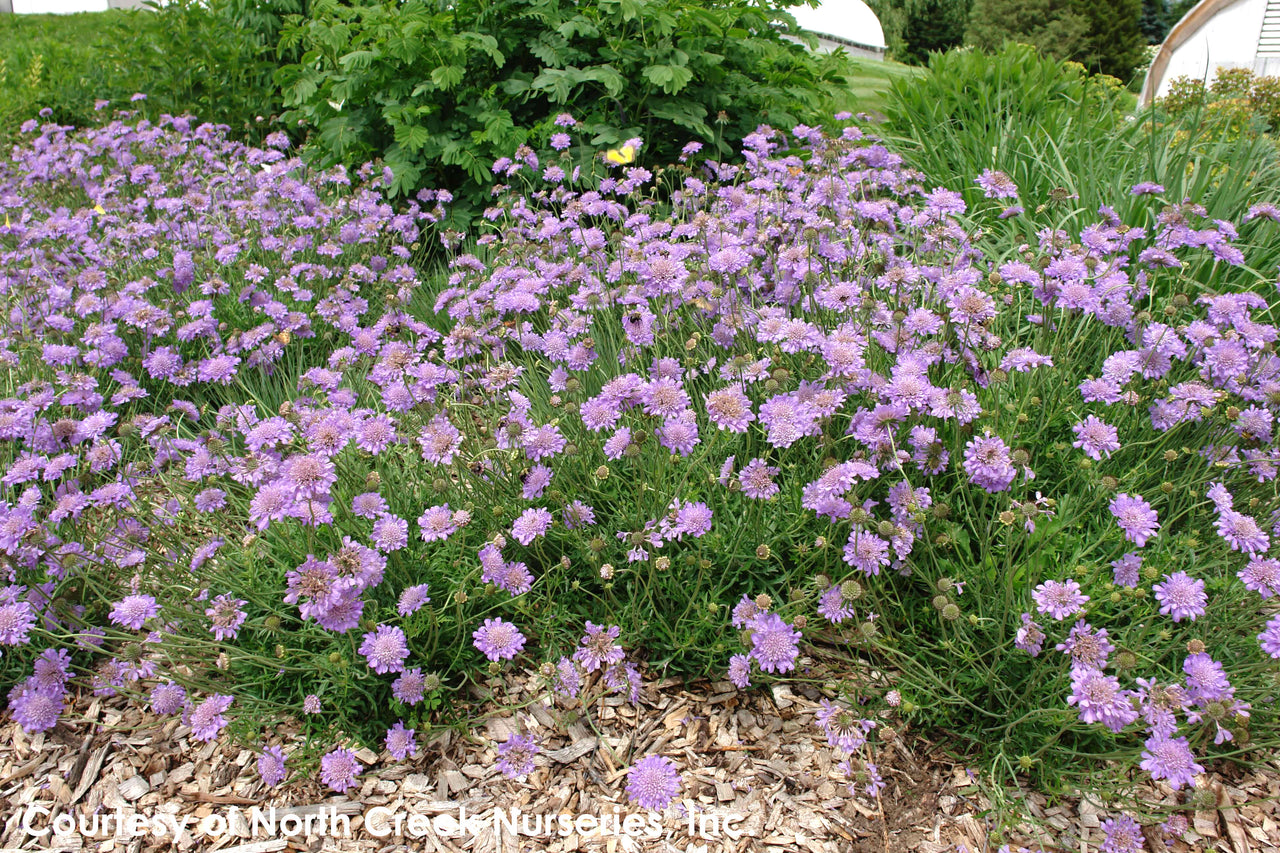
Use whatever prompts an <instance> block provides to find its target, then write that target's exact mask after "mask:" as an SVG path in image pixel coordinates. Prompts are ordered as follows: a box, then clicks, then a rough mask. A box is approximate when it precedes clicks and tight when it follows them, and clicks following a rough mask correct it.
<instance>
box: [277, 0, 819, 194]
mask: <svg viewBox="0 0 1280 853" xmlns="http://www.w3.org/2000/svg"><path fill="white" fill-rule="evenodd" d="M786 5H793V3H792V2H791V0H781V2H774V3H770V4H761V5H756V4H749V3H747V2H745V0H721V2H715V3H702V2H693V1H692V0H651V2H639V0H594V2H589V3H574V2H567V0H504V2H499V3H487V2H485V3H482V2H478V0H459V2H457V3H453V4H451V5H450V6H448V7H447V8H446V7H444V6H442V5H441V4H436V3H428V2H424V1H423V0H409V2H406V3H403V4H401V3H399V2H391V1H390V0H363V2H355V3H351V4H340V3H338V2H336V0H320V2H316V3H315V4H314V5H313V6H312V8H311V9H310V12H309V14H308V15H307V16H306V17H302V16H297V17H294V18H291V19H290V22H289V24H288V26H287V27H286V29H285V32H284V36H283V40H282V42H281V46H282V48H285V49H294V48H300V49H301V50H302V51H303V55H302V60H301V62H299V63H296V64H290V65H286V66H285V67H283V68H282V69H281V71H280V73H279V75H278V77H277V79H278V80H279V81H280V83H281V86H282V88H283V91H284V96H285V103H286V104H287V105H288V106H289V107H290V111H289V113H288V114H287V120H288V122H289V123H290V125H291V126H292V125H293V123H295V122H297V123H302V124H304V125H305V126H307V127H308V128H310V129H311V130H312V139H311V145H312V150H313V152H314V153H316V154H317V155H318V159H319V161H320V162H322V163H324V164H326V165H329V164H335V163H345V164H346V165H348V166H354V165H359V164H360V163H363V162H365V161H366V160H369V159H371V158H377V157H381V158H382V159H383V161H384V162H385V163H386V164H387V165H388V166H389V167H390V168H391V170H392V172H393V174H394V180H393V190H394V191H395V192H397V193H399V194H401V195H403V194H408V193H411V192H413V191H414V190H416V189H418V188H419V187H423V186H433V187H443V188H447V189H450V190H453V191H455V195H456V197H457V198H456V201H457V203H458V206H459V208H460V210H462V211H464V212H466V213H473V212H474V211H475V210H477V209H478V208H479V207H481V206H482V205H483V204H484V203H485V201H486V199H487V197H488V187H489V185H490V184H491V183H492V173H491V171H490V166H491V164H492V163H493V162H494V161H495V160H497V159H499V158H501V157H512V156H515V154H516V151H517V149H519V147H520V146H522V145H525V144H526V143H534V144H540V143H542V142H543V141H544V140H545V139H546V137H547V136H549V135H550V134H551V133H552V132H554V131H555V130H557V128H555V127H554V126H553V120H554V119H555V117H556V116H557V115H558V114H561V113H566V112H571V113H572V114H573V116H574V117H575V118H576V119H577V120H578V122H579V131H580V132H581V133H582V134H583V135H584V137H585V144H584V145H582V146H581V147H580V148H578V149H575V152H576V154H577V156H578V161H579V162H583V161H586V160H589V159H591V158H592V157H594V156H597V155H598V151H599V149H605V148H610V147H613V146H617V145H619V144H620V143H622V142H623V141H625V140H627V139H631V138H643V140H644V143H645V149H644V160H645V161H646V162H651V163H664V162H671V161H673V160H675V158H676V156H677V155H678V154H679V152H680V150H681V146H683V145H684V144H685V143H687V142H689V141H690V140H696V141H700V142H702V143H703V144H704V145H706V146H707V147H708V148H709V150H710V151H712V152H714V153H715V154H717V155H720V156H726V155H728V154H730V153H731V147H730V145H731V143H732V142H733V141H735V140H737V139H740V138H742V137H743V136H744V135H746V134H747V133H749V132H751V131H752V130H753V129H754V128H755V127H756V126H757V125H758V124H760V123H761V122H764V121H768V122H770V123H773V124H777V125H780V126H784V127H789V126H791V125H793V124H796V123H798V122H802V121H803V122H808V123H811V124H812V123H817V122H818V121H820V119H821V117H822V116H823V111H822V107H823V106H824V104H825V102H826V99H825V97H824V95H823V93H822V89H823V87H824V86H827V85H829V84H832V83H834V82H835V81H837V80H838V79H839V78H838V75H837V71H838V70H839V68H840V60H839V59H838V58H833V57H826V58H822V57H817V56H814V55H812V54H810V53H809V52H807V51H806V50H805V48H803V47H802V46H800V45H796V44H792V43H789V42H787V41H785V40H783V39H782V37H781V35H780V31H779V30H778V29H777V28H776V24H777V23H778V22H783V23H786V22H789V20H790V16H788V15H787V14H786V13H785V12H784V11H782V7H784V6H786Z"/></svg>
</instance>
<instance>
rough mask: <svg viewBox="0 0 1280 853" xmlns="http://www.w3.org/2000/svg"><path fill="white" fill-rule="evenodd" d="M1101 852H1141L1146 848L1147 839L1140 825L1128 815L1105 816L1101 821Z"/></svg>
mask: <svg viewBox="0 0 1280 853" xmlns="http://www.w3.org/2000/svg"><path fill="white" fill-rule="evenodd" d="M1101 828H1102V846H1100V847H1099V848H1098V849H1099V850H1100V851H1101V853H1142V851H1144V850H1146V849H1147V840H1146V838H1145V837H1144V836H1143V834H1142V827H1141V826H1139V825H1138V822H1137V821H1136V820H1134V819H1133V818H1131V817H1129V816H1128V815H1120V817H1117V818H1107V819H1106V820H1104V821H1103V822H1102V827H1101Z"/></svg>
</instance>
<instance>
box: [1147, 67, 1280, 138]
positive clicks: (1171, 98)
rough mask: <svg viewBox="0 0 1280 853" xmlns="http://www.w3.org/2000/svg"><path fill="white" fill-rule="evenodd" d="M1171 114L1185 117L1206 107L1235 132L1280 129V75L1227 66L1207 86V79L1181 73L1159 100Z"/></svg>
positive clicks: (1176, 118) (1169, 115) (1158, 103)
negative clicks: (1267, 75)
mask: <svg viewBox="0 0 1280 853" xmlns="http://www.w3.org/2000/svg"><path fill="white" fill-rule="evenodd" d="M1157 106H1158V107H1159V109H1160V110H1162V111H1163V112H1164V113H1165V114H1166V115H1167V116H1168V117H1169V118H1172V119H1175V120H1185V119H1188V118H1190V117H1193V116H1196V115H1198V114H1199V113H1200V112H1201V111H1206V112H1207V113H1208V114H1209V116H1210V117H1211V118H1219V119H1221V120H1222V121H1224V122H1226V124H1227V125H1228V126H1229V127H1230V129H1231V132H1232V133H1235V134H1241V133H1256V132H1257V130H1259V129H1262V130H1265V131H1267V132H1269V133H1272V134H1275V133H1276V132H1277V130H1280V79H1277V78H1275V77H1262V76H1259V75H1256V74H1254V73H1253V72H1252V71H1250V70H1249V69H1248V68H1227V69H1223V70H1222V71H1220V72H1219V73H1218V75H1217V76H1216V77H1215V78H1214V79H1213V82H1212V83H1211V84H1209V86H1208V87H1207V88H1206V86H1205V84H1204V81H1203V80H1198V79H1196V78H1194V77H1178V78H1176V79H1174V80H1173V81H1172V82H1171V83H1170V84H1169V94H1167V95H1165V96H1164V97H1163V98H1161V99H1160V100H1159V101H1158V102H1157Z"/></svg>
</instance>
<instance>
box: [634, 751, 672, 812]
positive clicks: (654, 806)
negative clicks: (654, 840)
mask: <svg viewBox="0 0 1280 853" xmlns="http://www.w3.org/2000/svg"><path fill="white" fill-rule="evenodd" d="M679 793H680V772H679V771H678V770H676V766H675V764H673V763H672V762H671V759H669V758H664V757H663V756H661V755H646V756H645V757H644V758H642V759H640V760H639V761H637V762H636V764H635V766H634V767H632V768H631V770H630V771H628V772H627V796H628V797H630V798H631V802H633V803H635V804H636V805H638V806H640V808H642V809H649V810H651V811H662V810H663V809H665V808H666V807H667V806H668V805H670V804H671V801H672V800H674V799H675V798H676V795H677V794H679Z"/></svg>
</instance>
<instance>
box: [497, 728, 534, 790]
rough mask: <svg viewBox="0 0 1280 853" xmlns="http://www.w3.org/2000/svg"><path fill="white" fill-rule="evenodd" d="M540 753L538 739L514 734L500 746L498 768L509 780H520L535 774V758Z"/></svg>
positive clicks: (529, 735)
mask: <svg viewBox="0 0 1280 853" xmlns="http://www.w3.org/2000/svg"><path fill="white" fill-rule="evenodd" d="M539 751H540V749H539V747H538V741H537V739H536V738H535V737H534V736H533V735H531V734H527V735H521V734H512V735H511V736H510V737H508V738H507V739H506V740H505V741H503V742H502V743H501V744H499V745H498V763H497V765H496V766H497V768H498V772H500V773H501V774H502V775H503V776H505V777H507V778H508V779H518V778H520V777H521V776H527V775H529V774H530V773H532V772H533V770H534V767H535V766H536V765H534V763H533V757H534V756H535V755H537V754H538V752H539Z"/></svg>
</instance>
